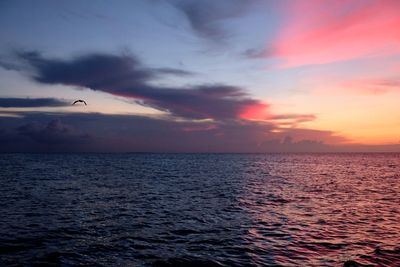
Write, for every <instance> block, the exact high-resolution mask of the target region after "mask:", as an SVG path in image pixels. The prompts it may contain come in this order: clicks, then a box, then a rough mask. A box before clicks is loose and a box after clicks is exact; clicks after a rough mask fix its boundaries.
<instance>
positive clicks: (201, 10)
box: [167, 0, 256, 41]
mask: <svg viewBox="0 0 400 267" xmlns="http://www.w3.org/2000/svg"><path fill="white" fill-rule="evenodd" d="M167 1H168V2H170V3H171V4H172V5H174V6H175V7H176V8H177V9H179V10H180V11H181V12H182V14H183V15H184V16H185V18H186V19H187V21H188V22H189V24H190V26H191V28H192V29H193V30H194V31H195V32H196V33H197V34H198V35H199V36H201V37H203V38H206V39H208V40H212V41H221V40H224V39H225V38H227V37H228V36H229V34H230V32H229V31H228V30H227V29H226V28H225V27H224V26H223V21H224V20H226V19H232V18H236V17H239V16H242V15H244V14H245V13H246V11H247V10H248V8H249V7H250V6H251V4H252V3H254V2H256V1H255V0H218V1H214V0H203V1H197V0H167Z"/></svg>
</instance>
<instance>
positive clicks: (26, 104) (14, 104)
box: [0, 98, 71, 108]
mask: <svg viewBox="0 0 400 267" xmlns="http://www.w3.org/2000/svg"><path fill="white" fill-rule="evenodd" d="M69 105H71V103H70V102H67V101H65V100H61V99H56V98H0V107H1V108H31V107H62V106H69Z"/></svg>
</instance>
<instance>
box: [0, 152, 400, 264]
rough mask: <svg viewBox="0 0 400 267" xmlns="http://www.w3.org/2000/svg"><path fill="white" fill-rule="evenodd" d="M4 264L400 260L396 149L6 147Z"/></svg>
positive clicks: (1, 166)
mask: <svg viewBox="0 0 400 267" xmlns="http://www.w3.org/2000/svg"><path fill="white" fill-rule="evenodd" d="M0 182H1V184H0V266H139V267H140V266H171V267H175V266H177V267H180V266H185V267H186V266H188V267H192V266H194V267H198V266H211V267H222V266H226V267H231V266H233V267H234V266H347V267H349V266H400V154H351V153H348V154H152V153H125V154H0Z"/></svg>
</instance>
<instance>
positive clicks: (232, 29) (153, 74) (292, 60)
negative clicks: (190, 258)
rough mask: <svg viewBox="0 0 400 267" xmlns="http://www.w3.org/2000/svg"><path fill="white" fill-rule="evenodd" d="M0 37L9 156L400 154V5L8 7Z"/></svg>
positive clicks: (166, 0) (327, 1)
mask: <svg viewBox="0 0 400 267" xmlns="http://www.w3.org/2000/svg"><path fill="white" fill-rule="evenodd" d="M0 33H1V38H0V151H111V152H115V151H117V152H120V151H121V152H130V151H131V152H135V151H140V152H146V151H149V152H313V151H317V152H326V151H400V1H397V0H343V1H336V0H286V1H285V0H283V1H267V0H265V1H264V0H203V1H198V0H138V1H50V0H49V1H8V0H6V1H1V2H0ZM76 99H84V100H85V101H87V103H88V105H87V106H85V105H82V104H76V105H73V106H72V105H71V103H72V102H73V101H74V100H76Z"/></svg>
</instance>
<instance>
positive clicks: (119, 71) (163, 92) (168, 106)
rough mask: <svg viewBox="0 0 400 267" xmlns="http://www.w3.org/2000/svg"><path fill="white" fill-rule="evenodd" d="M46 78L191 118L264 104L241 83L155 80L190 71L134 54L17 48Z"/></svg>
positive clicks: (37, 76)
mask: <svg viewBox="0 0 400 267" xmlns="http://www.w3.org/2000/svg"><path fill="white" fill-rule="evenodd" d="M19 56H20V58H23V59H24V60H25V61H27V62H28V63H29V64H30V66H31V67H33V69H34V73H33V74H32V78H33V79H34V80H35V81H37V82H40V83H44V84H64V85H73V86H81V87H87V88H90V89H92V90H99V91H103V92H107V93H110V94H114V95H118V96H123V97H128V98H132V99H134V100H136V101H137V102H138V103H139V104H142V105H144V106H150V107H153V108H156V109H159V110H163V111H168V112H170V113H171V114H173V115H176V116H180V117H185V118H191V119H193V118H194V119H207V118H212V119H235V118H239V117H240V115H241V114H242V113H243V112H245V111H246V110H247V109H249V108H252V107H254V106H258V107H260V106H261V107H262V106H263V105H264V106H265V107H266V106H267V105H265V104H263V103H262V102H260V101H258V100H256V99H252V98H250V97H249V96H248V95H246V93H245V92H244V90H243V89H242V88H240V87H236V86H230V85H221V84H212V85H198V86H188V87H186V88H172V87H160V86H155V85H153V83H152V82H154V81H156V80H157V78H158V76H159V75H166V74H173V75H177V74H181V75H182V74H185V75H186V74H187V72H186V71H181V70H174V69H149V68H146V67H145V66H143V65H142V64H141V62H140V61H139V60H138V59H136V58H135V57H134V56H131V55H120V56H117V55H107V54H89V55H83V56H81V57H76V58H73V59H70V60H60V59H48V58H45V57H43V56H42V55H41V54H39V53H37V52H27V53H26V52H25V53H20V54H19Z"/></svg>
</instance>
